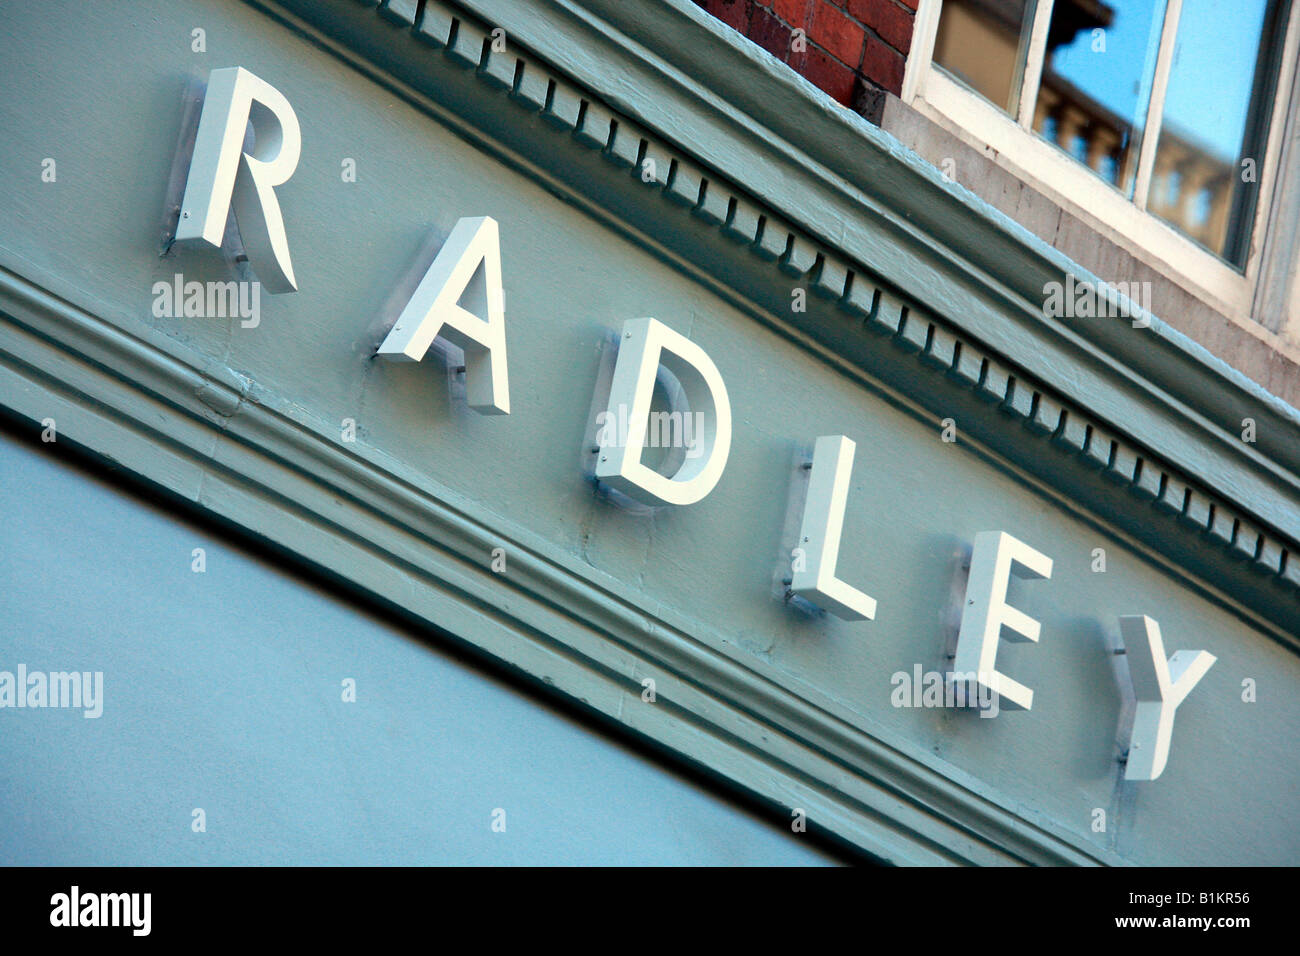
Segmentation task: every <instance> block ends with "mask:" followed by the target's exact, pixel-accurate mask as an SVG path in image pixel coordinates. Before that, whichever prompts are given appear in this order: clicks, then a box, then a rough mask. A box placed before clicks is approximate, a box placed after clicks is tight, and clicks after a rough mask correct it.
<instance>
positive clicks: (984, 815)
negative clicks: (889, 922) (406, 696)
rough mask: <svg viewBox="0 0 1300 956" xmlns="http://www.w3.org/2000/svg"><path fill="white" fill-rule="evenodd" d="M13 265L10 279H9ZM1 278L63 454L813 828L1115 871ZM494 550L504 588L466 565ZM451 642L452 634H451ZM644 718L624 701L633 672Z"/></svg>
mask: <svg viewBox="0 0 1300 956" xmlns="http://www.w3.org/2000/svg"><path fill="white" fill-rule="evenodd" d="M15 266H20V267H21V271H22V273H23V274H22V275H20V274H19V273H18V272H17V271H14V267H15ZM48 278H49V277H47V276H44V275H43V273H41V272H40V270H39V269H37V268H35V267H33V266H31V264H30V263H26V262H15V261H13V260H12V259H10V260H8V261H7V262H6V263H4V264H3V265H0V314H3V315H4V316H5V317H6V320H5V321H4V322H0V396H3V405H4V406H5V408H6V409H7V412H8V414H10V415H13V416H15V417H17V418H18V419H25V420H28V421H35V422H40V421H42V420H43V419H46V418H47V417H52V418H54V419H55V420H56V421H57V422H58V430H59V438H58V441H59V442H61V443H70V444H72V445H74V446H76V447H79V448H81V449H84V450H85V451H86V452H88V453H90V454H91V455H92V456H94V457H95V458H97V459H99V460H102V461H106V462H108V463H110V465H111V466H112V467H114V468H124V469H126V470H127V471H128V472H130V473H131V474H132V475H133V476H134V480H138V481H143V482H144V483H146V484H147V485H148V486H150V487H152V488H154V489H157V490H159V491H161V492H162V493H164V494H165V495H167V496H168V497H169V498H171V499H173V500H175V501H177V502H178V503H180V504H182V505H183V506H186V507H189V508H192V509H195V510H198V511H201V512H203V513H205V514H206V515H208V516H215V517H216V518H217V519H218V520H219V521H221V522H223V523H226V524H228V525H230V526H232V527H234V528H236V529H237V530H238V531H239V532H240V533H241V534H243V535H251V536H252V537H253V538H254V539H255V540H257V541H260V542H265V543H267V544H268V545H270V546H271V547H272V548H273V549H274V550H275V552H277V553H288V554H291V555H293V556H295V558H296V560H298V561H301V562H302V563H304V564H306V565H308V566H311V567H313V568H314V569H315V570H316V571H317V572H318V573H322V574H324V575H326V576H328V577H329V578H331V579H333V580H336V581H339V582H341V583H343V584H344V585H345V586H346V587H347V588H349V589H351V590H355V591H356V592H358V593H360V594H362V595H363V596H364V597H365V598H366V599H367V600H370V601H376V600H377V601H379V602H382V603H383V604H385V605H387V606H388V607H391V608H393V609H395V610H397V611H398V612H399V613H400V614H401V615H402V616H403V617H405V618H406V619H408V620H413V621H415V622H417V623H418V625H419V626H420V627H423V628H426V629H429V630H430V631H431V632H435V633H438V634H440V635H442V636H443V638H444V639H447V638H448V637H449V636H460V639H461V640H463V641H465V642H466V643H467V644H468V645H469V646H470V647H471V648H472V649H473V650H474V651H476V652H477V653H480V654H483V655H486V656H488V657H490V658H493V659H495V660H496V661H498V662H499V663H500V664H502V665H504V666H505V667H507V668H509V669H511V670H513V671H516V672H518V673H519V674H522V675H523V677H524V679H525V680H527V681H530V682H534V683H536V684H537V685H538V687H540V688H544V689H545V690H546V691H548V692H552V693H554V692H558V693H560V694H564V695H566V696H568V697H570V698H572V699H573V700H576V701H579V702H580V703H582V704H583V705H584V706H585V707H586V708H588V709H589V710H591V711H593V712H594V713H596V714H597V715H600V716H601V717H602V718H604V719H605V720H608V721H610V722H612V723H613V724H616V725H619V726H621V727H622V728H624V729H625V730H630V731H632V732H634V733H636V734H638V735H643V736H644V737H645V738H648V739H650V740H652V741H654V742H655V743H656V744H657V745H658V746H661V747H666V748H667V749H669V750H670V751H673V752H675V753H676V754H677V755H678V756H679V757H681V758H684V759H685V760H687V761H689V762H691V763H693V764H695V765H697V766H699V767H701V768H705V769H707V770H708V772H709V773H710V774H711V775H714V776H716V777H720V778H722V779H724V780H725V781H727V782H728V783H729V785H731V786H734V787H738V788H740V789H742V790H744V791H746V792H748V793H751V794H754V795H756V796H758V797H759V798H761V799H762V800H764V801H767V802H776V803H778V804H780V805H782V806H785V807H798V808H800V809H802V810H804V811H805V812H806V813H807V815H808V819H809V821H811V823H812V824H813V825H814V826H817V827H819V828H821V829H822V830H823V831H824V832H826V833H828V834H830V835H832V836H833V837H835V838H836V839H838V840H841V841H843V842H844V843H846V844H847V845H849V846H852V847H855V848H857V849H858V850H859V851H861V852H865V853H867V854H870V855H871V856H872V857H873V858H875V859H878V860H880V861H883V862H888V863H897V864H922V865H943V864H982V865H992V864H1024V863H1032V864H1049V865H1061V864H1084V865H1090V864H1103V865H1107V864H1109V865H1115V864H1122V863H1123V860H1122V859H1120V858H1118V857H1116V856H1115V855H1114V854H1113V853H1111V852H1110V851H1108V850H1105V849H1103V848H1101V847H1098V846H1094V845H1090V844H1089V843H1087V842H1086V841H1084V840H1082V839H1080V838H1079V837H1078V836H1076V835H1074V834H1072V833H1069V832H1067V831H1065V830H1064V829H1063V828H1061V827H1059V826H1057V825H1056V824H1054V823H1052V822H1051V821H1050V820H1047V819H1044V818H1039V817H1038V816H1037V815H1036V814H1034V813H1032V812H1031V811H1029V810H1027V809H1026V808H1024V807H1015V806H1009V805H1008V804H1007V802H1006V801H1004V800H1002V799H1000V798H999V796H998V795H997V794H995V793H993V792H991V791H990V790H989V788H987V787H986V786H985V785H984V784H982V783H980V781H978V780H976V779H974V778H972V777H970V776H969V775H967V774H964V773H962V772H961V771H957V770H955V769H954V768H952V767H950V766H946V765H943V764H942V762H941V761H939V760H938V758H935V757H934V756H933V755H931V754H929V753H927V752H926V751H925V750H924V748H920V747H911V746H909V745H907V744H903V743H899V744H897V745H891V744H889V743H886V742H885V741H883V740H881V739H880V738H878V737H876V736H874V735H872V734H870V733H867V732H865V731H863V730H861V729H859V728H857V727H855V726H853V725H852V724H851V723H849V722H848V721H846V720H844V719H843V718H842V717H841V716H839V715H837V714H835V713H833V712H832V711H831V710H829V709H827V708H824V707H822V706H819V705H817V704H816V703H814V702H812V701H810V700H807V699H805V698H803V697H801V696H800V695H798V694H796V693H793V692H792V691H790V690H788V689H786V688H784V687H782V686H781V685H780V684H778V683H776V682H775V681H773V680H771V679H770V678H768V677H766V676H764V675H762V674H760V673H758V672H757V671H756V670H754V669H753V668H752V667H749V666H746V664H745V663H744V662H743V660H739V659H736V658H733V657H731V656H729V655H728V654H726V653H723V652H721V651H720V650H718V649H717V648H720V647H725V646H726V642H725V641H724V640H721V639H720V637H719V636H718V635H705V634H703V633H701V632H700V630H699V629H700V628H701V627H704V626H705V625H703V624H701V623H700V622H697V621H694V620H689V621H688V620H687V619H685V618H681V617H680V616H677V615H674V614H673V613H672V612H671V610H670V609H668V608H666V607H664V606H663V605H662V604H660V603H659V602H640V601H638V600H637V599H635V598H633V597H628V596H627V595H626V588H624V587H623V586H622V585H621V583H620V582H619V581H618V580H616V579H614V578H613V577H611V576H609V575H606V574H604V573H602V572H600V571H599V570H598V569H595V568H593V567H591V566H590V565H588V564H586V563H585V562H583V561H582V560H581V559H579V558H578V557H577V556H575V555H572V554H570V553H568V552H567V551H566V550H564V549H563V548H561V547H558V546H556V545H554V544H552V543H551V542H549V541H547V540H545V539H544V538H541V537H539V536H537V535H536V534H534V533H532V532H530V531H529V530H528V529H527V528H525V527H523V526H521V525H518V524H517V523H515V522H513V521H512V520H510V519H508V518H505V517H502V516H495V515H494V516H491V518H490V520H486V516H484V515H483V514H482V512H481V509H479V508H478V507H477V505H476V504H475V503H474V502H473V501H472V500H469V499H466V498H464V497H463V496H461V495H459V494H458V493H456V492H455V491H454V490H452V489H450V488H446V487H443V486H441V485H438V484H437V483H436V482H433V481H431V480H430V479H429V478H428V476H426V475H423V474H420V473H418V472H417V471H416V470H414V469H412V468H410V467H409V466H407V465H405V464H403V463H402V462H401V461H399V460H397V459H395V458H393V457H391V456H388V455H387V454H385V453H384V452H383V451H382V450H380V449H376V448H372V447H369V446H367V445H365V444H363V443H359V442H358V443H354V444H347V445H345V444H343V443H341V442H340V441H339V440H338V430H337V428H333V427H332V426H331V423H328V422H326V421H324V420H321V419H319V418H318V417H316V416H314V415H313V414H312V413H311V412H310V411H309V410H307V409H304V408H302V407H300V406H297V405H295V404H294V403H292V402H291V401H289V400H287V399H285V398H283V397H281V396H278V395H276V394H275V393H273V392H270V391H268V390H266V389H264V388H262V387H261V386H259V385H258V384H257V383H256V382H253V381H251V380H249V379H247V378H246V377H244V376H242V375H240V374H239V373H238V372H236V371H234V370H232V369H230V368H228V367H226V366H224V365H222V364H220V363H219V362H216V361H214V360H211V359H207V358H204V357H203V356H201V355H199V354H198V353H195V352H194V351H192V350H191V349H190V348H188V347H187V346H185V345H182V344H180V343H178V342H177V341H175V340H173V339H171V338H169V337H168V336H166V335H164V334H162V333H159V332H155V331H151V330H140V332H139V334H133V333H128V332H126V331H124V330H123V329H122V328H120V327H119V326H118V325H117V324H116V323H115V322H113V321H110V320H109V319H107V318H105V317H102V316H97V315H94V314H92V313H90V312H87V311H85V310H84V309H82V308H80V307H78V306H76V305H74V304H72V303H70V302H68V301H66V300H65V299H62V298H60V297H59V296H57V295H56V294H54V293H52V292H50V291H49V290H48V287H47V286H48V285H49V283H48V281H46V280H48ZM498 547H504V548H506V549H507V551H508V552H509V554H510V574H508V575H501V574H497V573H495V572H493V571H492V569H491V566H490V562H489V561H487V560H485V559H484V556H485V555H489V554H491V553H492V549H493V548H498ZM467 635H468V636H467ZM647 677H649V678H651V679H653V680H654V681H655V686H656V702H655V704H654V706H647V705H645V704H644V703H643V702H642V700H641V694H642V690H643V687H642V684H641V681H642V680H643V679H644V678H647Z"/></svg>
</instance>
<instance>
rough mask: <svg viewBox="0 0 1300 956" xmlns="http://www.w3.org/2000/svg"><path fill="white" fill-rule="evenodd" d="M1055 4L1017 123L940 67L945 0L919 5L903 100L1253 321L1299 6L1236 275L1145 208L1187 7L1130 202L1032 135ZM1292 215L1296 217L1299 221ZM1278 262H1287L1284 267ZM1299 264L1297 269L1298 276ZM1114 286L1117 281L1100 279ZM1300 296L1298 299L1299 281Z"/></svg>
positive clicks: (1298, 49) (1157, 81)
mask: <svg viewBox="0 0 1300 956" xmlns="http://www.w3.org/2000/svg"><path fill="white" fill-rule="evenodd" d="M1053 2H1054V0H1039V3H1038V4H1037V6H1036V9H1035V13H1034V20H1033V23H1032V25H1031V27H1030V44H1029V51H1028V61H1027V62H1026V64H1025V69H1024V71H1023V76H1022V78H1021V87H1020V97H1019V110H1018V113H1019V115H1018V116H1015V117H1012V116H1010V115H1008V114H1007V113H1006V112H1004V111H1003V110H1000V109H998V107H996V106H995V105H993V104H992V103H991V102H989V101H988V100H986V99H985V98H984V97H982V96H980V95H979V94H977V93H975V92H974V91H973V90H971V89H969V88H968V87H966V86H965V85H964V84H962V83H961V82H959V81H958V80H956V79H954V78H953V77H951V76H950V75H948V74H947V73H945V72H944V71H943V69H942V68H938V69H935V68H934V67H935V64H934V63H933V57H934V42H935V36H936V34H937V33H938V28H939V16H940V14H941V13H942V10H943V0H920V5H919V7H918V9H917V13H916V21H915V27H914V32H913V36H912V52H911V55H910V56H908V58H907V66H906V71H905V73H904V77H903V90H902V96H901V99H902V100H903V102H904V103H906V104H908V105H909V106H911V107H913V108H914V109H916V110H917V111H918V112H920V113H921V114H922V115H924V116H926V117H927V118H928V119H930V120H931V121H933V122H935V123H937V124H939V125H940V126H942V127H944V128H945V129H947V130H949V131H950V132H952V133H953V134H955V135H956V136H957V137H958V138H960V139H962V140H963V141H964V142H966V143H967V144H968V145H971V146H973V147H975V148H977V149H979V150H981V151H982V152H983V153H984V154H985V155H987V156H988V157H989V158H990V159H992V160H994V161H995V162H997V163H998V164H999V165H1001V166H1003V167H1004V168H1006V169H1008V170H1009V171H1011V172H1013V173H1015V174H1016V175H1017V176H1018V177H1019V178H1021V179H1022V180H1023V181H1025V182H1027V183H1028V184H1029V185H1031V186H1032V187H1034V188H1035V189H1037V190H1038V191H1039V192H1042V193H1044V194H1045V195H1047V196H1049V197H1051V198H1052V199H1053V200H1054V201H1056V202H1057V203H1058V204H1059V205H1061V206H1063V207H1064V208H1066V209H1068V210H1069V211H1070V212H1071V213H1072V214H1073V215H1075V216H1076V217H1078V218H1079V219H1081V220H1083V221H1084V222H1086V223H1088V224H1089V225H1090V226H1092V227H1093V228H1094V229H1097V230H1098V231H1099V232H1102V233H1104V234H1105V235H1106V236H1107V237H1108V238H1110V239H1111V240H1112V241H1114V242H1115V243H1116V244H1118V245H1119V246H1121V247H1122V248H1124V249H1125V250H1126V251H1128V252H1129V253H1130V254H1132V255H1134V256H1135V257H1137V258H1138V259H1141V260H1142V261H1145V262H1148V263H1149V264H1151V265H1152V266H1154V267H1156V268H1159V269H1160V270H1161V271H1163V272H1165V273H1166V274H1169V275H1170V276H1171V277H1172V278H1175V279H1176V280H1177V281H1179V283H1180V284H1182V285H1184V286H1190V287H1191V288H1192V289H1194V290H1195V291H1197V292H1199V293H1200V294H1201V296H1202V297H1203V298H1205V299H1206V300H1207V301H1208V302H1209V303H1210V304H1211V305H1213V306H1215V307H1216V308H1217V309H1218V310H1219V311H1220V312H1223V313H1224V314H1225V315H1227V316H1230V317H1233V318H1237V319H1249V318H1252V307H1253V304H1254V300H1255V291H1256V286H1257V284H1258V282H1259V278H1260V271H1261V263H1262V261H1263V256H1262V255H1261V252H1262V250H1263V249H1264V240H1265V237H1266V235H1267V233H1268V229H1269V224H1270V221H1271V220H1272V219H1273V217H1274V216H1276V215H1277V214H1278V211H1277V210H1274V209H1271V208H1270V207H1271V205H1272V204H1271V203H1270V197H1271V196H1272V195H1273V185H1274V180H1275V179H1276V178H1277V173H1278V155H1279V153H1280V152H1281V149H1282V145H1283V143H1284V141H1285V136H1284V131H1285V129H1286V127H1287V126H1288V122H1287V120H1288V115H1289V110H1294V109H1295V108H1296V104H1295V103H1294V102H1292V97H1291V92H1292V85H1293V80H1294V78H1295V77H1294V74H1295V70H1296V61H1297V58H1300V28H1298V27H1297V21H1300V2H1295V0H1293V2H1292V4H1291V10H1290V15H1289V20H1288V23H1287V24H1286V27H1285V30H1284V39H1283V52H1282V58H1281V61H1280V68H1279V76H1278V81H1277V88H1276V94H1275V99H1274V103H1273V112H1272V114H1271V116H1270V122H1269V130H1268V137H1267V142H1266V144H1265V150H1264V156H1263V158H1262V162H1260V163H1259V164H1258V167H1257V169H1256V173H1257V175H1258V177H1259V197H1260V200H1259V202H1258V203H1257V204H1256V207H1255V212H1254V221H1253V223H1252V225H1251V241H1250V249H1249V252H1248V254H1247V257H1246V263H1245V268H1244V270H1243V271H1239V270H1237V269H1235V268H1234V267H1233V266H1231V265H1229V264H1228V263H1227V262H1225V261H1224V260H1222V259H1220V258H1219V257H1218V256H1216V255H1214V254H1213V253H1211V252H1209V251H1208V250H1206V249H1204V248H1203V247H1201V246H1200V245H1198V244H1197V243H1195V242H1194V241H1192V240H1191V239H1189V238H1188V237H1187V236H1185V235H1183V234H1182V233H1181V232H1179V231H1178V230H1177V229H1175V228H1174V227H1173V226H1171V225H1170V224H1168V223H1167V222H1165V221H1164V220H1162V219H1160V218H1159V217H1157V216H1155V215H1153V214H1151V213H1149V212H1147V211H1146V208H1145V207H1146V200H1147V196H1148V193H1149V190H1150V186H1151V169H1152V167H1153V166H1154V162H1153V160H1154V156H1155V149H1156V145H1157V143H1158V141H1159V133H1160V121H1161V118H1162V114H1163V106H1164V97H1165V90H1166V88H1167V85H1168V80H1169V72H1170V67H1171V60H1172V55H1173V42H1172V41H1173V37H1174V35H1175V33H1176V31H1177V22H1178V18H1179V14H1180V13H1181V11H1182V0H1168V7H1167V11H1166V16H1165V23H1164V25H1163V28H1162V36H1161V43H1160V51H1159V55H1158V56H1157V60H1156V72H1155V78H1154V80H1153V83H1152V90H1151V96H1150V104H1149V106H1148V110H1147V117H1146V120H1147V123H1146V127H1145V132H1144V134H1143V137H1142V146H1141V150H1140V153H1139V161H1138V169H1137V177H1138V178H1137V182H1136V184H1135V186H1134V196H1133V199H1129V198H1128V197H1126V196H1125V195H1124V194H1123V193H1121V192H1120V191H1118V190H1116V189H1115V188H1114V187H1113V186H1111V185H1110V184H1108V183H1107V182H1105V181H1104V180H1103V179H1102V178H1101V177H1100V176H1098V175H1097V174H1096V173H1095V172H1094V171H1093V170H1091V169H1090V168H1088V167H1087V166H1085V165H1084V164H1083V163H1081V162H1079V161H1078V160H1076V159H1075V158H1074V157H1072V156H1070V155H1069V154H1067V153H1066V152H1064V151H1063V150H1061V149H1059V148H1058V147H1057V146H1055V145H1053V144H1052V143H1049V142H1048V141H1047V140H1045V139H1043V138H1042V137H1040V136H1039V135H1038V134H1037V133H1035V132H1034V131H1033V129H1032V128H1031V127H1032V122H1033V113H1034V106H1035V103H1036V99H1037V98H1036V96H1030V95H1029V91H1034V92H1035V93H1036V91H1037V87H1038V84H1039V81H1040V79H1041V76H1042V69H1043V61H1044V58H1045V56H1046V47H1047V32H1048V26H1049V24H1050V20H1051V10H1052V5H1053ZM1294 212H1295V211H1294V210H1292V211H1290V213H1291V214H1294ZM1279 265H1280V264H1279ZM1295 266H1296V264H1295V263H1294V261H1293V262H1292V263H1291V266H1290V268H1291V271H1294V270H1295ZM1099 278H1101V279H1103V280H1106V281H1115V280H1117V279H1118V278H1119V277H1116V276H1100V277H1099ZM1297 294H1298V295H1300V284H1298V288H1297Z"/></svg>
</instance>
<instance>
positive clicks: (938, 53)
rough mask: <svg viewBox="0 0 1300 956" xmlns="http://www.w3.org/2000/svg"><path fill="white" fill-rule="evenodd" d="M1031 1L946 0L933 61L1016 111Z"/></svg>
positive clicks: (1014, 112) (982, 92) (1032, 10)
mask: <svg viewBox="0 0 1300 956" xmlns="http://www.w3.org/2000/svg"><path fill="white" fill-rule="evenodd" d="M1033 16H1034V3H1033V0H944V5H943V13H942V15H941V16H940V18H939V31H938V33H937V34H935V38H934V62H935V63H937V64H939V65H940V66H942V67H943V68H944V69H945V70H947V71H948V72H949V73H951V74H952V75H953V76H955V77H956V78H957V79H959V80H961V81H962V82H963V83H965V84H966V85H967V86H969V87H970V88H971V89H973V90H974V91H975V92H976V93H979V94H980V95H981V96H983V97H984V98H985V99H987V100H990V101H992V102H993V103H994V104H995V105H997V106H999V107H1001V108H1002V109H1004V110H1006V111H1007V112H1008V113H1010V114H1011V115H1012V116H1015V115H1016V104H1017V102H1018V100H1019V98H1020V79H1021V77H1022V76H1023V75H1024V70H1025V52H1026V50H1027V48H1028V44H1029V30H1030V26H1031V25H1032V23H1033Z"/></svg>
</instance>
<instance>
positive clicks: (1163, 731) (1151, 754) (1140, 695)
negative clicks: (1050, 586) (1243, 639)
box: [1119, 614, 1217, 780]
mask: <svg viewBox="0 0 1300 956" xmlns="http://www.w3.org/2000/svg"><path fill="white" fill-rule="evenodd" d="M1119 629H1120V634H1121V635H1123V639H1124V647H1125V649H1126V650H1127V652H1128V668H1129V674H1130V675H1131V677H1132V680H1133V694H1134V696H1135V697H1137V711H1136V712H1135V713H1134V715H1133V733H1132V735H1131V736H1130V737H1129V745H1128V764H1127V765H1126V766H1125V768H1124V779H1125V780H1155V779H1156V778H1157V777H1159V776H1160V774H1161V772H1162V771H1163V770H1164V769H1165V762H1166V761H1167V760H1168V759H1169V743H1170V741H1171V740H1172V739H1173V736H1174V711H1176V710H1177V709H1178V705H1179V704H1181V703H1182V702H1183V701H1184V700H1186V699H1187V695H1188V694H1190V693H1191V691H1192V688H1193V687H1195V686H1196V684H1197V682H1198V681H1199V680H1200V679H1201V678H1202V677H1204V676H1205V673H1206V671H1208V670H1209V669H1210V668H1211V667H1212V666H1213V665H1214V662H1215V660H1217V658H1216V657H1215V656H1214V655H1213V654H1211V653H1209V652H1208V651H1177V652H1175V653H1174V656H1173V657H1171V658H1169V660H1168V661H1166V660H1165V645H1164V641H1162V640H1161V639H1160V625H1159V624H1157V623H1156V622H1155V621H1153V620H1152V619H1151V618H1149V617H1147V616H1146V615H1145V614H1126V615H1124V616H1123V617H1121V618H1120V619H1119Z"/></svg>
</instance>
